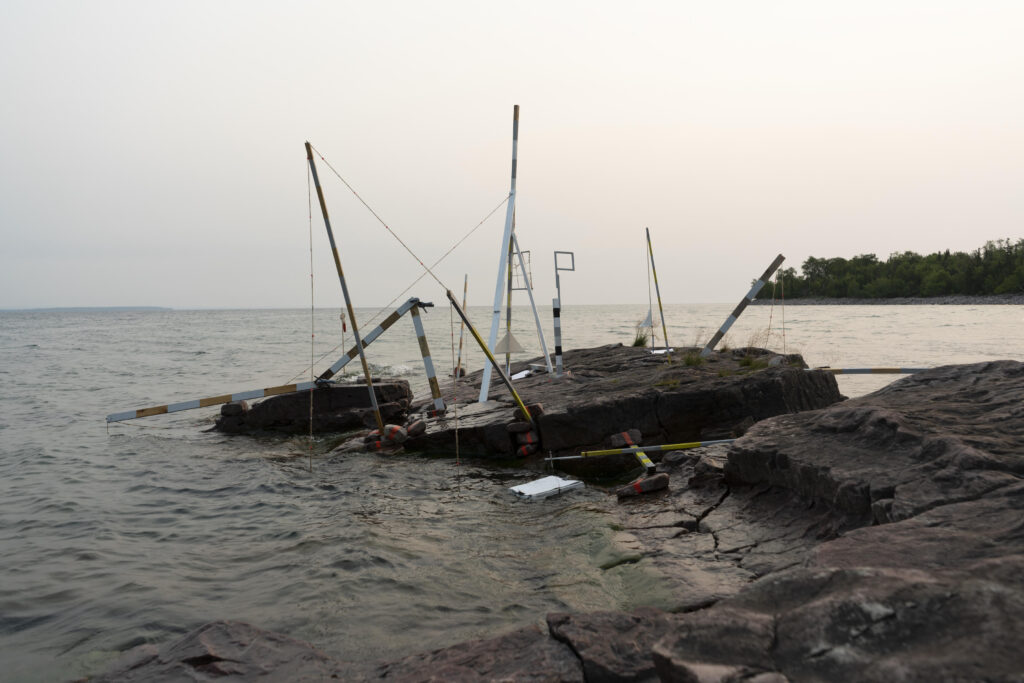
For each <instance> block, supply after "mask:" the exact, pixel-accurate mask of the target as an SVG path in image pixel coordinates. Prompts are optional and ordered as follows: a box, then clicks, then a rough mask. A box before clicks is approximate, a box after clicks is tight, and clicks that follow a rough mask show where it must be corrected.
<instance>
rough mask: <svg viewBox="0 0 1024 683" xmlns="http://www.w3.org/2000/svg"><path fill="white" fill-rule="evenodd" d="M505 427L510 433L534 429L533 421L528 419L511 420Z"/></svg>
mask: <svg viewBox="0 0 1024 683" xmlns="http://www.w3.org/2000/svg"><path fill="white" fill-rule="evenodd" d="M505 429H506V430H507V431H508V433H509V434H520V433H522V432H529V431H532V430H533V423H532V422H526V421H519V422H509V423H508V424H507V425H505Z"/></svg>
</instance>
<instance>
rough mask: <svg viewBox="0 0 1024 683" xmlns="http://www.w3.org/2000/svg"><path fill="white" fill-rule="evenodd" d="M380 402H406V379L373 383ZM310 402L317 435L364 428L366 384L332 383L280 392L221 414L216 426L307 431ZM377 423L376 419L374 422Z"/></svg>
mask: <svg viewBox="0 0 1024 683" xmlns="http://www.w3.org/2000/svg"><path fill="white" fill-rule="evenodd" d="M373 389H374V392H375V395H376V397H377V402H378V403H379V404H380V405H384V404H391V403H394V404H396V409H398V410H399V412H400V406H402V405H408V403H407V401H409V400H411V399H412V391H411V390H410V389H409V383H408V382H407V381H405V380H393V381H389V382H380V383H376V384H374V386H373ZM311 394H312V401H313V425H312V428H313V431H314V433H317V434H322V433H328V432H344V431H349V430H352V429H359V428H361V427H363V426H364V425H363V421H362V419H361V418H362V415H363V414H364V411H365V410H366V409H368V407H369V405H370V396H369V392H368V391H367V389H366V385H365V384H332V385H327V386H323V387H317V388H316V389H314V390H313V391H312V392H309V391H304V392H301V393H295V394H282V395H280V396H271V397H269V398H265V399H263V400H262V401H260V402H259V403H256V404H255V405H253V406H252V407H251V408H250V409H249V410H248V411H245V412H243V413H242V414H239V415H232V416H221V417H220V418H219V419H218V420H217V423H216V427H215V429H217V430H219V431H223V432H228V433H231V434H252V433H260V432H282V433H287V434H306V433H308V432H309V430H310V395H311ZM373 424H374V426H376V422H375V421H374V422H373Z"/></svg>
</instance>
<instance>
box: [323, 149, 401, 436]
mask: <svg viewBox="0 0 1024 683" xmlns="http://www.w3.org/2000/svg"><path fill="white" fill-rule="evenodd" d="M306 158H307V159H309V169H310V171H312V173H313V184H314V185H316V196H317V199H319V200H320V212H321V213H323V215H324V225H325V226H326V227H327V239H329V240H330V242H331V253H332V254H334V267H335V268H336V269H337V270H338V280H339V281H340V282H341V293H342V294H343V295H344V296H345V307H346V308H348V318H349V320H351V321H352V334H353V335H354V336H355V338H356V348H357V349H359V361H360V362H361V363H362V364H363V376H364V377H366V388H367V389H368V390H369V391H370V405H372V406H373V416H374V417H375V418H376V419H377V429H379V430H380V434H381V437H382V438H383V436H384V420H383V419H382V418H381V416H380V406H378V405H377V394H376V392H375V391H374V390H373V379H372V378H371V376H370V366H369V365H367V363H366V352H365V351H364V350H363V340H362V339H360V338H359V325H358V324H357V323H356V312H355V311H354V310H353V309H352V299H351V297H349V295H348V285H347V284H345V272H344V271H343V270H342V269H341V257H339V256H338V245H337V244H335V242H334V231H333V230H331V218H330V216H328V215H327V203H326V202H325V201H324V191H323V189H321V187H320V176H319V175H317V172H316V164H315V163H314V162H313V148H312V146H310V144H309V142H308V141H307V142H306Z"/></svg>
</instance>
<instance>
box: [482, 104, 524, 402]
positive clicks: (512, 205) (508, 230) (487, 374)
mask: <svg viewBox="0 0 1024 683" xmlns="http://www.w3.org/2000/svg"><path fill="white" fill-rule="evenodd" d="M518 149H519V105H518V104H517V105H515V107H514V108H513V110H512V183H511V188H510V189H509V195H508V205H507V206H506V209H505V231H504V232H503V233H502V236H501V249H500V250H499V251H498V282H497V284H496V285H495V286H494V309H493V312H492V317H491V333H490V336H488V338H487V349H488V354H489V353H490V349H493V348H494V345H495V344H496V343H497V341H498V323H499V322H500V320H501V294H502V289H503V287H504V285H505V265H506V263H507V260H506V259H507V258H508V245H509V241H510V240H511V239H512V221H513V218H514V216H515V211H516V165H517V163H518V160H517V159H518V153H519V152H518ZM490 386H491V365H490V364H484V371H483V376H482V377H481V379H480V396H479V398H478V400H479V401H480V403H484V402H485V401H486V400H487V392H488V391H489V390H490Z"/></svg>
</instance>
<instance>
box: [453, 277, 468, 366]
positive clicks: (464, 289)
mask: <svg viewBox="0 0 1024 683" xmlns="http://www.w3.org/2000/svg"><path fill="white" fill-rule="evenodd" d="M468 292H469V273H466V275H465V277H464V278H463V280H462V309H463V310H465V309H466V294H467V293H468ZM465 330H466V323H464V322H460V323H459V360H458V362H457V363H455V371H454V376H455V377H456V378H457V377H459V375H461V374H462V333H463V332H464V331H465Z"/></svg>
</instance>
